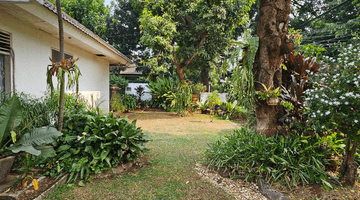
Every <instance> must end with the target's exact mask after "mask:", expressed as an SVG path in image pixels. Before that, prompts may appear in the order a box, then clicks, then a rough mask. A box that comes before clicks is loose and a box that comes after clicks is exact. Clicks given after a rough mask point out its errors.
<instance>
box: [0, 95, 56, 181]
mask: <svg viewBox="0 0 360 200" xmlns="http://www.w3.org/2000/svg"><path fill="white" fill-rule="evenodd" d="M21 116H22V107H21V104H20V100H19V98H18V97H17V96H16V95H13V96H12V97H11V98H10V99H8V100H6V101H5V102H4V103H3V104H2V105H1V107H0V169H1V170H0V182H2V181H3V180H4V179H5V178H6V176H7V174H8V173H9V171H10V169H11V167H12V164H13V162H14V159H15V156H14V155H15V154H17V153H20V152H23V151H25V152H27V153H30V154H33V155H36V156H39V155H40V154H41V155H42V156H43V157H48V156H50V155H51V154H52V153H54V150H53V149H52V147H51V146H45V145H44V144H49V143H52V142H53V141H54V140H55V139H56V138H57V137H59V136H61V135H62V133H61V132H60V131H57V130H56V129H55V128H53V127H46V128H35V129H33V130H31V131H29V132H28V133H25V134H23V133H21V132H22V131H23V130H24V129H26V128H27V127H28V126H29V125H30V123H31V122H30V123H28V124H27V125H26V126H25V127H24V128H23V129H21V130H20V129H19V125H20V124H21ZM34 120H35V119H33V121H34ZM51 150H52V151H51Z"/></svg>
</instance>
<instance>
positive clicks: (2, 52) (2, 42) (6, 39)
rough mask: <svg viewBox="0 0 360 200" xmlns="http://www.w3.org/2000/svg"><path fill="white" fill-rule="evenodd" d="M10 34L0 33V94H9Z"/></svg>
mask: <svg viewBox="0 0 360 200" xmlns="http://www.w3.org/2000/svg"><path fill="white" fill-rule="evenodd" d="M10 41H11V40H10V34H9V33H5V32H2V31H0V92H10V90H11V71H10V55H11V54H10V52H11V48H10V47H11V46H10Z"/></svg>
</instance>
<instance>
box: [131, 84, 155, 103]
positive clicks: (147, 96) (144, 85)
mask: <svg viewBox="0 0 360 200" xmlns="http://www.w3.org/2000/svg"><path fill="white" fill-rule="evenodd" d="M139 85H141V86H142V87H144V88H145V90H144V91H145V93H144V95H143V96H142V97H141V100H142V101H144V100H150V99H151V94H150V89H149V88H148V87H147V86H148V84H147V83H129V85H128V88H131V91H127V90H125V94H134V95H135V96H137V95H136V90H135V88H137V87H138V86H139Z"/></svg>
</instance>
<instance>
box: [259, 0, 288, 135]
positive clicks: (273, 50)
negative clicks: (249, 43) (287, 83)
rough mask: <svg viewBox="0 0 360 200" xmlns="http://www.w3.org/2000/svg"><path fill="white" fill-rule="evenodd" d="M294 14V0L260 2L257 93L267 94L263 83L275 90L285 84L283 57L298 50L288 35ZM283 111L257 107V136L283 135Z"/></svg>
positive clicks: (265, 106)
mask: <svg viewBox="0 0 360 200" xmlns="http://www.w3.org/2000/svg"><path fill="white" fill-rule="evenodd" d="M290 12H291V0H276V1H274V0H260V21H259V26H258V37H259V43H260V44H259V49H258V52H257V55H256V58H255V63H254V68H253V74H254V85H255V89H256V91H260V90H264V88H263V86H262V85H261V83H263V84H264V85H266V87H270V86H272V89H275V88H277V87H279V86H280V85H281V84H282V81H281V77H282V67H281V64H282V57H283V55H284V54H287V53H289V52H291V51H292V50H293V49H294V47H295V45H294V43H293V42H292V39H291V37H290V36H289V33H288V31H287V28H288V22H289V14H290ZM282 110H283V109H281V105H277V106H269V105H267V104H266V102H265V101H259V102H258V103H257V105H256V107H255V116H256V123H257V126H256V132H257V133H263V134H265V135H266V136H268V137H270V136H273V135H275V134H276V132H278V131H280V132H283V131H284V129H283V126H282V124H279V122H278V118H280V117H281V116H282V115H281V112H283V111H282Z"/></svg>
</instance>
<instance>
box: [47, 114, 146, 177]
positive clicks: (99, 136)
mask: <svg viewBox="0 0 360 200" xmlns="http://www.w3.org/2000/svg"><path fill="white" fill-rule="evenodd" d="M74 119H76V120H74ZM135 123H136V120H135V121H133V122H132V123H129V122H128V119H127V118H125V119H117V118H115V117H114V116H113V115H112V113H110V114H105V115H98V114H96V112H94V111H85V110H84V109H78V108H76V109H73V110H72V111H70V112H68V113H66V114H65V116H64V128H63V136H62V137H60V138H59V139H58V140H57V142H55V143H54V145H55V146H56V147H57V148H56V152H57V153H58V155H57V157H56V158H55V159H54V158H52V159H48V160H44V161H43V162H42V163H41V164H40V166H41V167H50V168H51V169H50V170H49V171H48V172H46V175H51V176H61V175H63V174H65V173H70V176H69V179H68V182H71V181H76V180H77V179H85V180H88V179H89V178H91V176H90V175H91V174H94V173H100V172H101V171H103V170H107V169H109V168H111V167H115V166H117V165H118V164H119V163H125V162H129V161H131V160H134V159H136V158H138V157H139V156H140V155H141V154H142V153H143V152H145V151H147V150H148V149H147V148H146V147H145V146H144V143H146V142H148V141H149V139H148V138H147V136H146V135H144V134H143V132H142V130H141V129H140V128H136V125H135Z"/></svg>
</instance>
